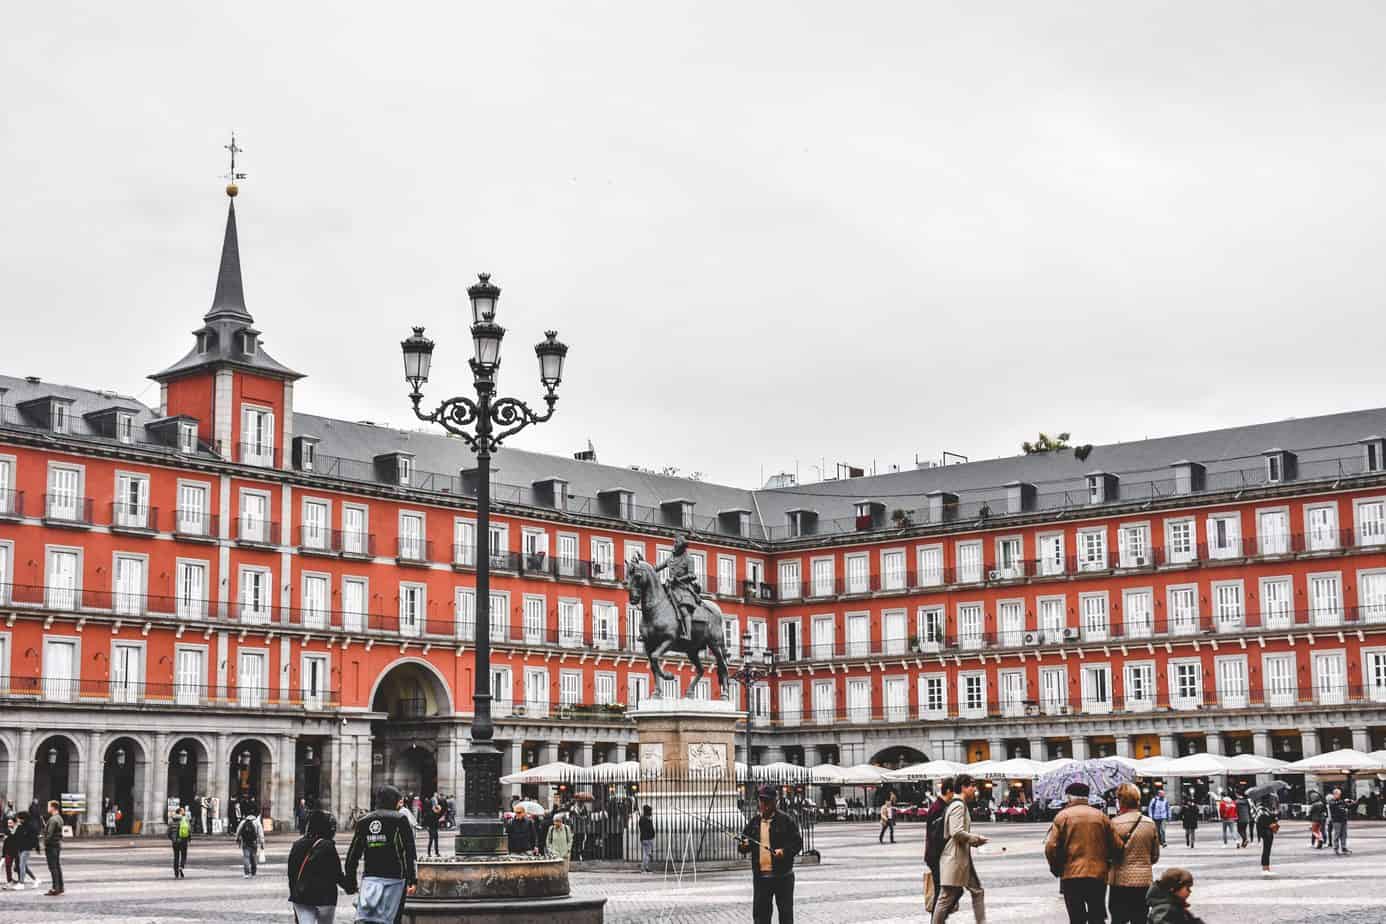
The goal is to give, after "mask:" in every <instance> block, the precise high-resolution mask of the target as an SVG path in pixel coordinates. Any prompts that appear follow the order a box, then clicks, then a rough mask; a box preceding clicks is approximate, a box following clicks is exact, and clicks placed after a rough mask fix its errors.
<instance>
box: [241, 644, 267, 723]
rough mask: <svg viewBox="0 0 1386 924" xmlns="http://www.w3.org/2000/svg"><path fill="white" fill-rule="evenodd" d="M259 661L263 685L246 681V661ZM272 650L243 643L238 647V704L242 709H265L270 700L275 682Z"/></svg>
mask: <svg viewBox="0 0 1386 924" xmlns="http://www.w3.org/2000/svg"><path fill="white" fill-rule="evenodd" d="M248 661H259V662H260V666H261V668H262V671H263V673H262V674H261V678H262V679H263V681H264V682H263V685H261V686H255V685H254V684H250V683H246V682H245V681H246V670H245V667H246V663H247V662H248ZM270 663H271V662H270V652H269V648H268V646H266V647H263V648H261V647H258V646H251V645H241V646H240V647H238V648H237V649H236V705H238V706H240V707H241V708H242V709H263V708H264V707H265V706H266V704H268V702H269V695H270V690H271V689H272V688H273V683H272V682H271V677H270Z"/></svg>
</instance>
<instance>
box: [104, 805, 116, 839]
mask: <svg viewBox="0 0 1386 924" xmlns="http://www.w3.org/2000/svg"><path fill="white" fill-rule="evenodd" d="M101 826H102V827H101V831H102V833H103V834H105V835H106V836H107V837H110V836H111V835H112V834H115V833H116V809H115V800H114V799H104V800H102V803H101Z"/></svg>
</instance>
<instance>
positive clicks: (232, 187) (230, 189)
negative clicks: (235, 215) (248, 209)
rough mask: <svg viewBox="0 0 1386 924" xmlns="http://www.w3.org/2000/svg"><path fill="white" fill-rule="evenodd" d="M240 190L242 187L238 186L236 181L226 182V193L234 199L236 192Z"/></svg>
mask: <svg viewBox="0 0 1386 924" xmlns="http://www.w3.org/2000/svg"><path fill="white" fill-rule="evenodd" d="M238 192H240V189H239V188H238V187H237V186H236V184H235V183H227V184H226V194H227V195H228V196H230V197H231V198H232V199H234V198H236V193H238Z"/></svg>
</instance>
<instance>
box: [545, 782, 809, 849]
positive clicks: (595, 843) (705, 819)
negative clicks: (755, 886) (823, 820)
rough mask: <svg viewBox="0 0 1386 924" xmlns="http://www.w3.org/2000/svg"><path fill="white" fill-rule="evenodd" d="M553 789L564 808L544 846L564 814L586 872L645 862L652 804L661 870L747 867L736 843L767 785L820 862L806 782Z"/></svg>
mask: <svg viewBox="0 0 1386 924" xmlns="http://www.w3.org/2000/svg"><path fill="white" fill-rule="evenodd" d="M550 785H552V786H553V788H554V800H555V803H556V810H555V811H551V812H550V813H549V814H548V815H546V816H545V817H544V819H543V821H542V822H541V824H542V826H543V828H544V831H542V832H541V835H540V843H541V844H542V843H544V837H545V835H546V834H547V829H548V826H549V825H550V824H552V818H553V816H554V815H555V814H561V815H562V816H563V820H564V823H565V824H567V825H568V826H569V827H570V828H571V829H572V834H573V848H572V855H571V860H572V863H573V865H574V866H576V867H578V868H581V867H582V866H587V865H592V864H608V863H609V864H639V863H640V861H641V845H640V815H641V813H642V811H643V810H644V807H645V806H647V805H648V806H650V808H651V810H652V821H653V823H654V830H655V844H654V863H655V868H656V869H658V870H663V869H665V868H666V867H668V866H670V865H672V867H674V868H678V869H682V868H683V867H684V866H686V865H690V864H692V865H697V866H717V867H721V866H727V865H735V864H738V863H743V862H746V861H745V859H744V858H743V857H742V856H741V855H740V853H739V852H738V851H737V845H736V840H737V838H738V837H739V835H740V834H741V831H742V829H743V828H744V827H745V826H746V824H747V822H749V821H750V820H751V819H752V818H753V817H754V816H755V815H756V813H757V811H758V807H757V800H756V798H755V788H756V787H759V786H764V785H771V786H775V787H776V789H778V790H779V791H780V800H779V805H778V808H779V809H780V810H781V811H783V812H784V813H785V814H787V815H788V816H789V817H790V818H792V819H793V820H794V822H795V824H797V825H798V826H799V831H800V833H801V835H802V836H803V840H804V851H803V855H802V857H801V862H804V861H808V862H816V861H817V859H818V854H817V851H816V850H815V849H814V841H813V829H814V814H815V813H814V811H813V806H812V803H810V802H809V801H808V799H807V794H806V792H805V784H804V783H803V782H802V781H794V780H789V779H784V780H777V779H773V778H772V779H764V780H758V781H757V782H756V783H755V784H754V786H751V785H748V784H746V783H739V784H733V783H732V782H731V780H729V779H726V778H725V777H721V776H717V775H712V774H698V773H689V772H676V773H660V774H658V775H649V774H642V775H641V777H640V778H639V779H638V780H637V779H632V780H626V781H615V782H611V781H589V780H582V779H572V778H566V779H558V780H556V781H554V782H553V783H551V784H550Z"/></svg>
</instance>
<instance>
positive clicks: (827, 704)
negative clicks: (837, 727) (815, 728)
mask: <svg viewBox="0 0 1386 924" xmlns="http://www.w3.org/2000/svg"><path fill="white" fill-rule="evenodd" d="M836 721H837V681H836V680H815V681H813V724H815V725H832V724H833V723H835V722H836Z"/></svg>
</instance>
